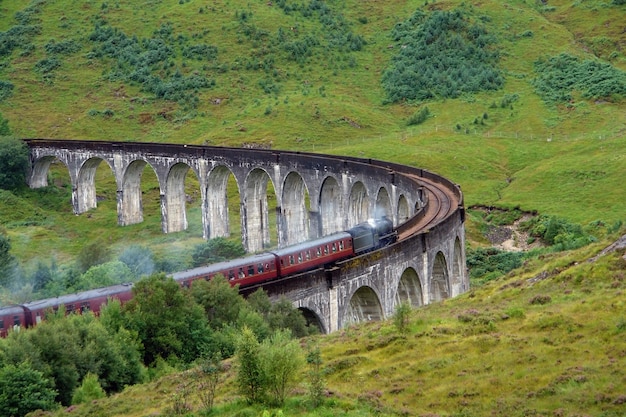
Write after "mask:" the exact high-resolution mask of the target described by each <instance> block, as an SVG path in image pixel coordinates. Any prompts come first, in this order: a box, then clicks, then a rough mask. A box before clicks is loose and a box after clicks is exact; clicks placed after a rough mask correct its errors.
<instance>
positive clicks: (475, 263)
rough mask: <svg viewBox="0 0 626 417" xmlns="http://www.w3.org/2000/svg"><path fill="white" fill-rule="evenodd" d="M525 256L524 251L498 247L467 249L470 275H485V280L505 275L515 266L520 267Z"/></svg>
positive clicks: (474, 276) (475, 276)
mask: <svg viewBox="0 0 626 417" xmlns="http://www.w3.org/2000/svg"><path fill="white" fill-rule="evenodd" d="M524 256H525V254H524V253H523V252H505V251H501V250H499V249H496V248H477V249H469V250H468V251H467V266H468V268H469V270H470V277H471V278H480V277H483V278H484V279H483V281H488V280H490V279H493V278H496V277H498V276H500V275H504V274H506V273H507V272H509V271H511V270H513V269H515V268H519V267H520V266H521V265H522V259H523V258H524ZM488 274H489V275H488ZM487 278H488V279H487Z"/></svg>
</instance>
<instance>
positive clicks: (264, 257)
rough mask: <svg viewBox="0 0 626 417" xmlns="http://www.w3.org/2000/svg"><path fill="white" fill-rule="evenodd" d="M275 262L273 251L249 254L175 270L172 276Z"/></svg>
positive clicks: (184, 275)
mask: <svg viewBox="0 0 626 417" xmlns="http://www.w3.org/2000/svg"><path fill="white" fill-rule="evenodd" d="M266 262H274V255H273V254H271V253H261V254H258V255H252V256H248V257H246V258H238V259H232V260H230V261H224V262H217V263H214V264H211V265H206V266H199V267H197V268H191V269H187V270H185V271H179V272H174V273H173V274H171V277H172V278H174V280H176V281H180V280H184V279H187V278H193V277H197V276H198V275H206V274H213V273H217V272H221V271H226V270H230V269H236V268H240V267H242V266H246V265H253V264H257V263H266Z"/></svg>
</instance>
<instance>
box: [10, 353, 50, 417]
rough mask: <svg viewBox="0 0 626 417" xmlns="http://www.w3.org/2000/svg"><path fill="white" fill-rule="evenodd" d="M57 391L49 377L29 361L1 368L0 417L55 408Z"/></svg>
mask: <svg viewBox="0 0 626 417" xmlns="http://www.w3.org/2000/svg"><path fill="white" fill-rule="evenodd" d="M55 395H56V392H55V391H54V388H53V385H52V383H51V382H50V380H49V379H47V378H45V377H44V375H43V373H42V372H39V371H36V370H34V369H32V368H31V367H30V365H28V364H27V363H21V364H19V365H17V366H15V365H11V364H10V365H6V366H4V367H2V368H0V417H17V416H20V417H21V416H24V415H26V414H27V413H29V412H31V411H35V410H51V409H52V408H54V406H55V403H54V397H55Z"/></svg>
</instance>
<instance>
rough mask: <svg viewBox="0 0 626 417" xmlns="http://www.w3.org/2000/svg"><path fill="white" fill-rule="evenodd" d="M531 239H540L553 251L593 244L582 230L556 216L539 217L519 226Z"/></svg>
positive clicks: (593, 239)
mask: <svg viewBox="0 0 626 417" xmlns="http://www.w3.org/2000/svg"><path fill="white" fill-rule="evenodd" d="M520 226H521V229H522V230H525V231H527V232H529V234H530V236H531V237H533V238H538V239H541V240H542V241H543V242H544V243H545V244H547V245H549V246H552V248H553V249H554V250H571V249H577V248H580V247H582V246H585V245H587V244H589V243H592V242H594V241H595V240H596V239H595V237H593V236H591V235H590V234H588V233H586V232H585V231H584V230H583V228H582V227H581V226H580V225H578V224H574V223H570V222H568V221H567V220H565V219H562V218H559V217H556V216H545V215H541V216H538V217H535V218H532V219H530V220H528V221H526V222H522V223H521V224H520Z"/></svg>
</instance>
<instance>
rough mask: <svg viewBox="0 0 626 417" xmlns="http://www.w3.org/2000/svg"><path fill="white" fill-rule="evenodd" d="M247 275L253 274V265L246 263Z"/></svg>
mask: <svg viewBox="0 0 626 417" xmlns="http://www.w3.org/2000/svg"><path fill="white" fill-rule="evenodd" d="M248 275H254V265H248Z"/></svg>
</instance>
